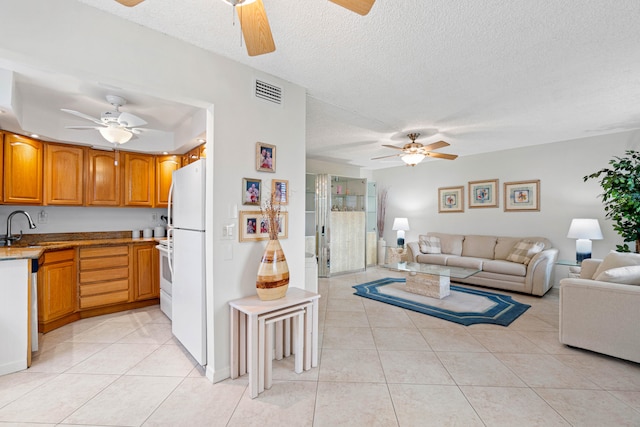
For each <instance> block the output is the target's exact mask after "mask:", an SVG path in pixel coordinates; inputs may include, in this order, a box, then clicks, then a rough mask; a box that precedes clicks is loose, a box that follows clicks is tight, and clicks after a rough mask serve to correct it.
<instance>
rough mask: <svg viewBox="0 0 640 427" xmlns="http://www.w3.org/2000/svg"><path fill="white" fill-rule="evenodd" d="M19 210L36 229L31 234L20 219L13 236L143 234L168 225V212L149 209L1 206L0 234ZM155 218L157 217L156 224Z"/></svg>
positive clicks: (13, 223) (14, 222)
mask: <svg viewBox="0 0 640 427" xmlns="http://www.w3.org/2000/svg"><path fill="white" fill-rule="evenodd" d="M16 210H23V211H27V212H28V213H29V215H31V218H32V219H33V222H35V224H36V227H37V228H36V229H34V230H30V229H29V224H28V223H27V218H26V217H25V216H24V215H16V216H14V217H13V220H12V227H11V228H12V230H13V233H14V234H16V233H19V232H20V230H22V231H23V232H24V234H46V233H73V232H80V231H82V232H96V231H127V230H142V229H143V228H147V227H151V228H153V227H155V226H157V225H165V223H164V222H162V221H161V220H160V216H161V215H166V214H167V210H166V209H159V208H156V209H146V208H94V207H91V208H73V207H67V206H15V205H0V234H1V235H4V234H5V233H6V223H7V217H8V216H9V214H10V213H11V212H13V211H16ZM42 211H44V212H46V221H47V222H46V223H42V222H39V221H38V219H39V214H40V212H42ZM152 215H155V216H156V218H157V219H156V220H155V221H154V220H153V217H152Z"/></svg>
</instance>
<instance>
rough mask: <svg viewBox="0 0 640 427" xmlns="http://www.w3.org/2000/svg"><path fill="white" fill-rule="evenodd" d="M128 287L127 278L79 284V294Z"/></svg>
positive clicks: (85, 294) (121, 289)
mask: <svg viewBox="0 0 640 427" xmlns="http://www.w3.org/2000/svg"><path fill="white" fill-rule="evenodd" d="M128 289H129V280H127V279H125V280H113V281H111V282H100V283H92V284H90V285H80V296H81V297H87V296H91V295H99V294H106V293H109V292H118V291H126V290H128Z"/></svg>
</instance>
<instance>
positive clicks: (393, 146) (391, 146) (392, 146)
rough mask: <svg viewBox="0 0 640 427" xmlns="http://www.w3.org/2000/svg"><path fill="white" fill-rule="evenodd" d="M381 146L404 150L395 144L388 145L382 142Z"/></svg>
mask: <svg viewBox="0 0 640 427" xmlns="http://www.w3.org/2000/svg"><path fill="white" fill-rule="evenodd" d="M382 146H383V147H387V148H395V149H396V150H404V148H402V147H396V146H395V145H389V144H382Z"/></svg>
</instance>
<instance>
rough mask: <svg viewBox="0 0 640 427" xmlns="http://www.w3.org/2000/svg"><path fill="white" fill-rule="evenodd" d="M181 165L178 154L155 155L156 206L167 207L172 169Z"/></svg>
mask: <svg viewBox="0 0 640 427" xmlns="http://www.w3.org/2000/svg"><path fill="white" fill-rule="evenodd" d="M180 166H181V157H180V156H158V157H156V191H155V193H156V200H155V206H156V207H159V208H160V207H167V204H168V202H169V188H170V187H171V180H172V178H173V171H175V170H178V169H179V168H180Z"/></svg>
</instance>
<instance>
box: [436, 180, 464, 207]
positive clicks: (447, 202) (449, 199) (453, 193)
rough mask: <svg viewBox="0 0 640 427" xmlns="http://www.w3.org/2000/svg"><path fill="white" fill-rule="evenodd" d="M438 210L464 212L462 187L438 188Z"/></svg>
mask: <svg viewBox="0 0 640 427" xmlns="http://www.w3.org/2000/svg"><path fill="white" fill-rule="evenodd" d="M438 212H439V213H446V212H464V187H463V186H460V187H446V188H438Z"/></svg>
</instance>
